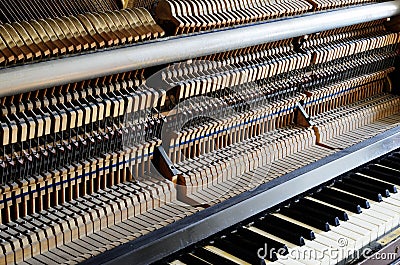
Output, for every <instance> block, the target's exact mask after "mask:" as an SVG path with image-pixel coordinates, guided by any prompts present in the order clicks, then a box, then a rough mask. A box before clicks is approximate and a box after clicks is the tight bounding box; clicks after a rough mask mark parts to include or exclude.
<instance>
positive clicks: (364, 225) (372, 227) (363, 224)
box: [307, 197, 385, 241]
mask: <svg viewBox="0 0 400 265" xmlns="http://www.w3.org/2000/svg"><path fill="white" fill-rule="evenodd" d="M307 199H310V200H313V201H315V202H318V203H321V204H324V205H328V206H330V207H332V208H335V209H338V210H342V211H345V212H346V213H347V215H348V217H349V220H348V221H346V223H350V224H353V225H354V227H353V228H352V231H355V232H360V233H365V230H368V233H369V234H370V241H373V240H376V239H377V238H378V233H379V234H380V235H383V233H384V232H385V228H384V226H383V224H382V222H381V221H380V220H378V219H372V218H369V217H368V218H367V219H368V220H364V219H363V218H362V217H363V214H362V213H361V214H356V213H353V212H350V211H347V210H345V209H342V208H340V207H338V206H336V205H332V204H329V203H326V202H323V201H320V200H317V199H314V198H312V197H307ZM364 211H368V210H366V209H364ZM371 219H372V220H371ZM377 221H378V222H377ZM343 223H344V222H343V221H342V222H341V224H343ZM379 224H380V225H379ZM380 227H381V230H380V231H379V228H380Z"/></svg>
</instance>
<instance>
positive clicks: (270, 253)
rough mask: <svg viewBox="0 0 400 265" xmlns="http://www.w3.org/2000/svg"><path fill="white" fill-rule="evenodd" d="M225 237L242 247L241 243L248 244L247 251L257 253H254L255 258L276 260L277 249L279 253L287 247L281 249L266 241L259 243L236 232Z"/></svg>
mask: <svg viewBox="0 0 400 265" xmlns="http://www.w3.org/2000/svg"><path fill="white" fill-rule="evenodd" d="M226 239H227V240H229V241H230V242H233V244H234V245H238V246H241V247H242V245H241V244H245V245H247V246H249V247H248V250H249V251H251V252H255V253H257V255H256V256H257V259H266V260H269V261H276V260H278V256H277V252H278V251H279V253H281V252H284V253H286V251H287V248H286V249H285V248H284V249H282V250H280V249H274V248H271V247H269V246H268V244H266V243H264V244H262V245H260V244H258V243H255V242H254V241H252V240H250V239H249V238H247V237H245V236H243V235H240V234H238V233H232V234H229V235H228V236H227V238H226ZM257 262H258V261H257ZM261 263H262V262H261Z"/></svg>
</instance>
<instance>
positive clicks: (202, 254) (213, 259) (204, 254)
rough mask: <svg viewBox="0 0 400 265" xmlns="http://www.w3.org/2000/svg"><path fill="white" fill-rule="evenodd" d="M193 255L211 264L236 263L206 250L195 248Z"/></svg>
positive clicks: (233, 264) (231, 264)
mask: <svg viewBox="0 0 400 265" xmlns="http://www.w3.org/2000/svg"><path fill="white" fill-rule="evenodd" d="M193 254H194V255H195V256H196V257H199V258H200V259H202V260H205V261H207V262H209V263H211V264H224V265H235V264H237V263H236V262H234V261H232V260H230V259H226V258H224V257H222V256H220V255H218V254H215V253H214V252H212V251H210V250H208V249H207V248H197V249H196V250H194V252H193Z"/></svg>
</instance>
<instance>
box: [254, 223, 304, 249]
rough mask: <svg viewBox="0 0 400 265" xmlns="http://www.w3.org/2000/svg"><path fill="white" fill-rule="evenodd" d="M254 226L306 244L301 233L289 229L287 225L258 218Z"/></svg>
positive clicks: (300, 244)
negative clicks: (283, 225)
mask: <svg viewBox="0 0 400 265" xmlns="http://www.w3.org/2000/svg"><path fill="white" fill-rule="evenodd" d="M253 226H254V227H256V228H258V229H260V230H263V231H265V232H267V233H269V234H271V235H274V236H276V237H279V238H282V239H283V240H286V241H288V242H290V243H292V244H295V245H297V246H304V245H305V242H304V238H303V237H302V236H301V235H300V234H299V233H297V232H295V231H291V230H288V229H287V228H286V227H282V226H279V225H275V224H273V223H272V222H269V221H266V220H258V221H257V222H255V223H254V224H253Z"/></svg>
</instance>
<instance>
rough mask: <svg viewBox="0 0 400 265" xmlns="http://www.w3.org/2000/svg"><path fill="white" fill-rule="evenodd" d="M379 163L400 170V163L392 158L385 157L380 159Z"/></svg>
mask: <svg viewBox="0 0 400 265" xmlns="http://www.w3.org/2000/svg"><path fill="white" fill-rule="evenodd" d="M378 164H381V165H383V166H386V167H390V168H393V169H396V170H400V163H399V162H396V161H394V160H392V159H390V158H384V159H382V160H379V162H378Z"/></svg>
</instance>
